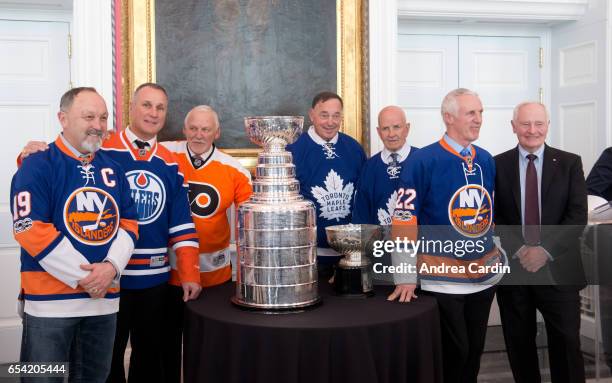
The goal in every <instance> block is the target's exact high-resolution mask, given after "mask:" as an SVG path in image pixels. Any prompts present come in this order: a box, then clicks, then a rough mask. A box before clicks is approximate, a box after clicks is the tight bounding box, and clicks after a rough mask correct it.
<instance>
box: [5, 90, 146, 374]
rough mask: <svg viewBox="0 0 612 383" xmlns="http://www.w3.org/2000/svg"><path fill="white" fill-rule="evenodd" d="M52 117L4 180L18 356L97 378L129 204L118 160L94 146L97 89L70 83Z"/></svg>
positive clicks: (112, 317) (130, 221)
mask: <svg viewBox="0 0 612 383" xmlns="http://www.w3.org/2000/svg"><path fill="white" fill-rule="evenodd" d="M58 117H59V120H60V123H61V125H62V134H60V135H59V137H58V138H57V139H56V140H55V142H54V143H52V144H50V145H49V150H46V151H44V152H40V153H36V154H34V155H32V156H30V158H28V159H26V160H25V161H24V162H23V164H22V166H21V167H20V169H19V170H18V171H17V173H16V174H15V176H14V177H13V181H12V183H11V201H12V204H11V205H12V208H11V212H12V213H13V222H14V235H15V239H16V240H17V241H18V242H19V244H20V245H21V298H22V299H23V302H24V312H25V315H24V318H23V334H22V348H21V361H22V362H38V363H40V362H42V361H44V362H53V361H57V362H59V361H61V362H64V361H65V362H68V361H70V362H71V363H70V366H69V374H70V380H71V381H72V380H75V381H87V382H104V381H105V380H106V377H107V376H108V373H109V371H110V366H111V354H112V349H113V341H112V339H113V337H114V334H115V327H116V321H117V314H116V313H117V311H118V310H119V288H118V284H117V282H118V281H119V275H120V274H121V272H122V271H123V269H124V268H125V266H126V264H127V263H128V261H129V259H130V256H131V254H132V251H133V249H134V244H135V243H136V240H137V238H138V223H137V221H136V220H137V215H136V209H135V206H134V203H133V201H132V199H131V198H130V193H129V190H130V189H129V185H128V183H127V181H126V178H125V174H124V173H123V169H122V168H121V167H120V166H119V165H118V164H117V163H116V162H115V161H113V160H112V159H111V158H110V156H109V155H108V154H106V153H103V152H98V149H99V148H100V146H101V145H102V140H103V137H104V135H106V124H107V119H108V112H107V109H106V104H105V102H104V100H103V99H102V97H101V96H100V95H99V94H98V93H97V92H96V90H95V89H93V88H73V89H71V90H69V91H68V92H66V93H65V94H64V95H63V96H62V99H61V102H60V112H59V113H58ZM113 282H114V283H113ZM58 379H60V380H62V379H61V378H58ZM35 380H38V379H35ZM45 381H46V380H45Z"/></svg>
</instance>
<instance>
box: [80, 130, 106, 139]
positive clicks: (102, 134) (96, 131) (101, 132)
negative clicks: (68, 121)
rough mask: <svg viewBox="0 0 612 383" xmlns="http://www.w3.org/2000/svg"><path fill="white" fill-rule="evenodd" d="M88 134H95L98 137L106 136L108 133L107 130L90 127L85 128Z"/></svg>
mask: <svg viewBox="0 0 612 383" xmlns="http://www.w3.org/2000/svg"><path fill="white" fill-rule="evenodd" d="M85 133H86V134H87V135H88V136H97V137H99V138H106V136H107V135H108V133H107V132H105V131H103V130H101V129H94V128H90V129H87V132H85Z"/></svg>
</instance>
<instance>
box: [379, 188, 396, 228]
mask: <svg viewBox="0 0 612 383" xmlns="http://www.w3.org/2000/svg"><path fill="white" fill-rule="evenodd" d="M396 204H397V191H394V192H393V194H391V196H389V199H388V200H387V206H386V207H387V210H385V209H382V208H381V209H378V222H379V224H380V225H382V226H385V225H391V218H392V217H393V211H394V210H395V205H396Z"/></svg>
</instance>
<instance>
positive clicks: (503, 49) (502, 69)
mask: <svg viewBox="0 0 612 383" xmlns="http://www.w3.org/2000/svg"><path fill="white" fill-rule="evenodd" d="M539 53H540V39H539V38H538V37H482V36H459V86H460V87H463V88H469V89H472V90H474V91H476V92H478V94H479V95H480V99H481V101H482V104H483V106H484V110H485V112H484V114H483V122H482V128H481V130H480V138H479V139H478V141H476V144H477V145H479V146H481V147H483V148H485V149H486V150H488V151H489V152H491V154H493V155H496V154H499V153H502V152H504V151H506V150H508V149H511V148H513V147H514V146H516V142H517V141H516V136H515V135H514V134H513V133H512V127H511V125H510V120H511V119H512V111H513V109H514V107H515V106H516V105H517V104H519V103H521V102H523V101H526V100H530V101H532V100H533V101H538V100H539V95H540V65H539V60H540V58H539Z"/></svg>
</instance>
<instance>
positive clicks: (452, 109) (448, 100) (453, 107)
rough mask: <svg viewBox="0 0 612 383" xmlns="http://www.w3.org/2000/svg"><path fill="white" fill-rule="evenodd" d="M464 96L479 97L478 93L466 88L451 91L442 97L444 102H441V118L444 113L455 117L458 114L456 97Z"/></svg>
mask: <svg viewBox="0 0 612 383" xmlns="http://www.w3.org/2000/svg"><path fill="white" fill-rule="evenodd" d="M464 95H469V96H474V97H479V96H478V93H476V92H474V91H473V90H469V89H466V88H457V89H454V90H451V91H450V92H448V94H447V95H446V96H444V100H442V107H441V108H440V111H441V113H442V117H444V113H449V114H452V115H453V116H457V113H459V104H458V103H457V97H459V96H464Z"/></svg>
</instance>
